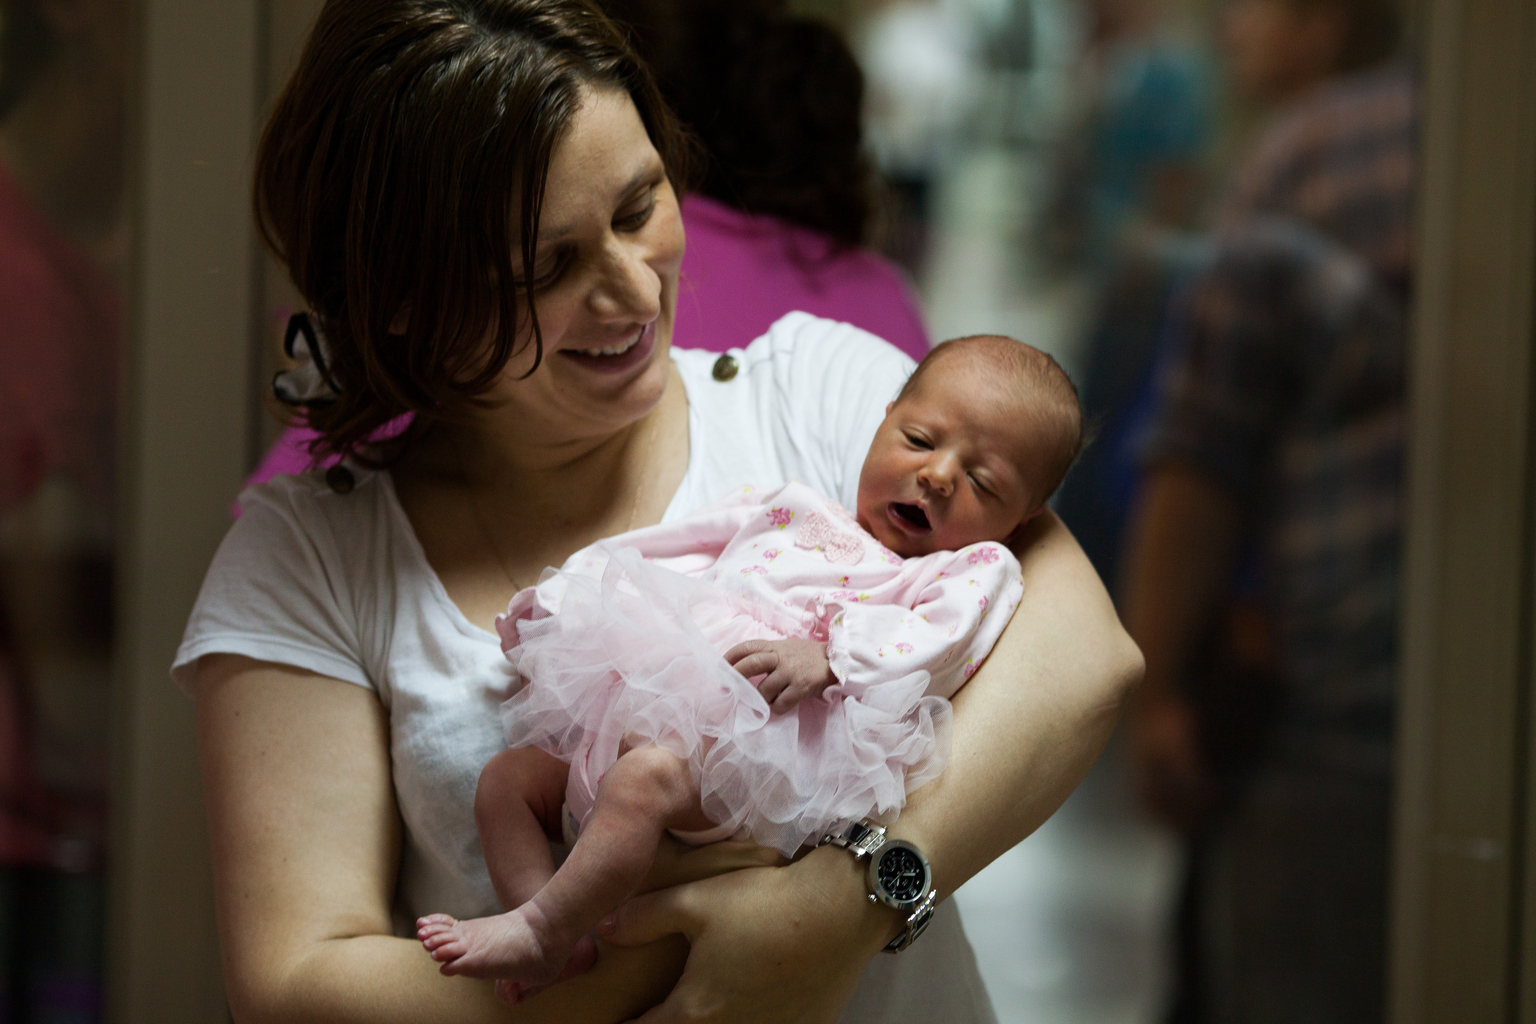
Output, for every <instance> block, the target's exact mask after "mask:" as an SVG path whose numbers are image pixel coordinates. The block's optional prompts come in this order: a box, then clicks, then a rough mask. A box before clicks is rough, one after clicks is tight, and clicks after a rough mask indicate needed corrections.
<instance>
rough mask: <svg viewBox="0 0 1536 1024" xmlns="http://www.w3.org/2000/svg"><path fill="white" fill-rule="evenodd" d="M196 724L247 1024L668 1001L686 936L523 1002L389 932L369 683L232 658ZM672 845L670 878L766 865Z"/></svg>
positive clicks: (383, 777)
mask: <svg viewBox="0 0 1536 1024" xmlns="http://www.w3.org/2000/svg"><path fill="white" fill-rule="evenodd" d="M198 725H199V733H200V745H201V753H202V762H203V778H204V791H205V794H206V797H207V802H208V819H209V829H210V837H211V843H212V854H213V869H214V884H215V890H216V894H217V898H218V911H219V931H220V940H221V944H222V947H223V954H224V963H225V972H224V973H225V979H226V989H227V992H228V995H229V1001H230V1006H231V1009H232V1010H233V1012H234V1017H235V1020H236V1021H237V1022H238V1024H298V1022H304V1024H321V1022H324V1024H420V1022H423V1021H436V1020H441V1021H453V1022H455V1024H477V1022H484V1024H493V1022H494V1024H524V1022H543V1021H546V1020H550V1021H561V1022H564V1024H609V1022H613V1021H620V1020H626V1019H629V1018H630V1017H633V1016H635V1015H636V1014H637V1013H638V1012H640V1011H642V1010H644V1009H645V1008H646V1007H648V1006H650V1005H652V1004H653V1003H655V1002H656V1001H658V1000H659V999H661V998H662V997H663V996H664V995H665V994H666V993H667V991H668V990H669V989H670V988H671V986H672V983H673V982H674V981H675V980H676V978H677V977H678V975H679V973H680V972H681V970H682V964H683V960H684V957H685V955H686V945H685V944H684V943H683V942H682V941H681V940H679V939H676V938H673V939H671V940H669V941H667V942H661V943H657V944H654V945H651V946H646V947H642V948H638V949H624V950H612V951H605V952H604V955H603V956H602V957H601V958H600V959H599V961H598V964H597V966H596V967H595V968H593V970H591V971H590V972H588V973H586V974H584V975H582V976H580V977H578V978H575V979H572V980H571V981H568V982H564V983H562V984H560V985H558V986H556V987H555V988H553V989H551V990H550V991H549V992H547V993H545V994H543V995H540V996H538V997H536V998H534V999H532V1000H530V1001H529V1002H528V1003H526V1004H524V1005H521V1006H518V1007H515V1008H514V1007H506V1006H502V1005H501V1004H499V1003H497V1002H496V1000H495V998H494V996H493V993H492V989H491V986H490V985H489V984H487V983H485V982H479V981H471V980H468V979H463V978H445V977H443V976H442V975H440V974H439V973H438V972H437V969H436V967H437V965H436V964H434V963H433V962H432V960H431V959H429V958H428V956H427V954H426V953H425V952H424V951H423V950H422V948H421V945H420V943H417V942H415V941H412V940H407V939H399V938H395V937H393V935H392V934H391V921H390V904H391V902H392V901H393V898H394V893H395V885H396V872H397V867H398V861H399V845H400V823H399V815H398V811H397V810H396V807H395V802H394V787H393V783H392V781H391V776H390V771H389V746H388V743H389V732H388V730H389V726H388V720H387V716H386V714H385V712H384V711H383V709H382V708H381V707H380V706H379V702H378V700H377V699H376V698H375V697H374V695H373V694H372V693H370V692H368V691H366V690H364V689H362V688H360V687H357V686H353V685H351V684H349V683H342V682H338V681H336V680H332V679H325V678H322V677H318V676H314V675H312V674H309V673H305V672H299V671H296V670H292V669H285V668H281V667H279V666H274V665H263V664H261V663H258V662H253V661H249V660H247V659H244V658H238V657H234V656H230V655H220V656H211V657H209V658H205V659H204V661H203V663H202V664H201V665H200V666H199V670H198ZM724 847H725V848H724V849H723V850H718V851H716V850H711V851H696V852H695V851H689V852H687V853H682V854H678V853H676V851H673V850H671V848H670V847H669V848H668V852H669V853H670V854H671V855H672V856H671V858H670V860H668V861H667V862H666V863H661V864H659V867H660V868H661V870H660V872H659V874H660V876H661V877H660V878H658V879H656V880H655V881H656V882H658V883H665V884H670V883H672V882H675V881H678V880H682V879H689V878H698V877H703V876H707V875H709V874H712V873H714V872H715V871H717V870H726V869H729V868H733V867H738V866H741V865H742V864H761V863H765V862H766V861H765V859H764V855H763V853H762V851H756V850H755V849H751V848H745V847H743V846H742V845H741V844H724Z"/></svg>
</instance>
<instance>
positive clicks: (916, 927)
mask: <svg viewBox="0 0 1536 1024" xmlns="http://www.w3.org/2000/svg"><path fill="white" fill-rule="evenodd" d="M886 844H887V838H886V832H885V826H883V825H877V824H875V823H874V822H872V821H869V820H867V819H866V820H863V821H853V822H849V823H848V824H847V825H845V826H844V827H843V828H842V830H841V831H838V832H829V833H827V834H826V835H825V836H823V837H822V839H821V842H820V843H817V844H816V845H818V846H840V847H842V848H843V849H845V850H847V851H848V852H849V853H851V854H853V859H854V860H857V861H863V860H870V861H871V862H873V860H874V858H875V855H876V854H878V853H879V852H880V851H881V849H882V848H883V847H885V846H886ZM901 845H902V846H905V847H907V848H909V849H910V850H912V851H913V852H914V853H917V855H918V856H919V857H922V853H921V852H920V851H919V850H918V849H917V847H915V846H913V845H912V844H911V843H907V842H902V843H901ZM923 862H924V865H925V866H926V863H927V858H926V857H924V858H923ZM870 870H871V872H873V870H874V868H873V867H872V868H871V869H870ZM869 899H870V902H872V903H877V902H881V901H880V899H879V898H878V897H877V896H876V895H875V893H874V891H873V890H871V892H870V894H869ZM938 903H939V894H938V892H937V891H936V890H935V889H934V888H933V887H932V886H931V885H929V886H928V887H927V888H926V890H925V891H924V893H923V894H922V895H921V896H919V897H918V898H917V900H916V901H915V902H913V903H911V904H905V905H900V906H899V908H898V909H899V910H900V911H901V912H902V913H904V915H905V917H904V920H903V922H902V925H903V927H902V930H901V933H900V934H899V935H897V936H896V937H895V938H894V939H892V940H891V941H890V942H888V943H886V945H885V946H884V948H883V950H882V952H886V953H900V952H901V951H902V950H904V949H906V948H907V947H908V946H910V945H912V943H914V942H916V941H917V938H918V936H920V935H922V934H923V932H924V931H926V930H927V928H928V924H929V922H931V921H932V920H933V911H934V908H935V907H936V906H938Z"/></svg>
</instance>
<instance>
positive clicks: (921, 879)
mask: <svg viewBox="0 0 1536 1024" xmlns="http://www.w3.org/2000/svg"><path fill="white" fill-rule="evenodd" d="M876 877H878V878H879V880H880V888H882V889H884V890H885V892H886V894H887V895H888V896H890V898H891V899H893V900H895V901H896V902H897V903H911V902H912V901H913V900H916V899H918V898H919V897H921V896H922V895H923V889H924V888H926V886H927V882H928V871H927V869H926V868H925V867H924V866H923V862H922V860H921V858H919V857H918V855H917V854H916V853H914V852H913V851H911V850H909V849H907V848H906V847H903V846H896V847H893V848H891V849H889V850H886V851H885V852H884V853H883V854H881V856H880V867H879V869H878V873H877V875H876Z"/></svg>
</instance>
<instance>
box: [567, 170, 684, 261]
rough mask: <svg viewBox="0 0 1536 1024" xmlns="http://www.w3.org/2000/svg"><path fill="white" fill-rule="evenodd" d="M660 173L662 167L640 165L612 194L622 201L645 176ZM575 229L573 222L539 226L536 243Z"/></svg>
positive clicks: (653, 175) (640, 183) (639, 184)
mask: <svg viewBox="0 0 1536 1024" xmlns="http://www.w3.org/2000/svg"><path fill="white" fill-rule="evenodd" d="M661 173H665V171H664V169H663V168H659V167H655V166H652V165H647V166H645V167H642V168H640V170H638V171H636V172H635V173H634V174H633V175H632V176H631V177H630V179H629V180H628V181H626V182H625V183H624V184H623V185H622V186H621V187H620V188H618V189H616V190H614V195H616V196H618V197H619V199H620V200H621V201H622V200H623V199H624V198H626V197H627V196H629V195H630V194H631V193H633V192H635V191H636V190H638V189H639V188H640V186H641V185H643V184H645V182H646V179H647V178H652V177H655V176H656V175H657V174H661ZM575 230H576V225H574V224H562V225H561V226H560V227H556V228H550V229H549V230H548V231H545V230H543V228H542V227H541V228H540V230H539V242H538V244H539V245H548V244H549V243H551V242H558V241H560V240H561V239H562V238H564V237H565V236H567V235H569V234H572V233H573V232H575Z"/></svg>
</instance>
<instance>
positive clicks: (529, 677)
mask: <svg viewBox="0 0 1536 1024" xmlns="http://www.w3.org/2000/svg"><path fill="white" fill-rule="evenodd" d="M563 582H564V583H565V584H566V589H565V593H564V597H563V599H562V602H561V605H560V610H559V612H558V613H556V614H554V615H544V614H543V612H542V610H541V609H540V608H539V606H538V605H537V604H536V603H535V602H532V601H525V602H521V605H522V610H521V613H520V614H519V613H518V603H517V602H515V603H514V609H513V613H514V617H513V618H512V619H511V620H510V621H508V622H506V623H503V624H501V628H502V632H503V637H504V638H505V639H506V640H507V641H508V642H509V643H508V650H507V657H508V658H509V659H510V660H511V661H512V664H513V665H514V666H515V668H516V669H517V672H518V674H519V675H520V676H521V677H522V679H523V680H524V685H523V687H522V689H521V690H519V691H518V692H517V694H516V695H515V696H513V697H512V698H511V699H510V700H508V701H506V702H505V703H504V704H503V705H502V722H503V724H504V726H505V728H506V734H507V741H508V743H509V744H510V745H511V746H533V747H538V748H540V749H542V750H546V751H548V752H549V753H551V754H554V755H555V756H557V757H560V758H562V759H564V760H566V761H571V760H573V759H574V758H576V757H581V758H583V759H584V765H585V774H586V775H587V776H588V777H590V778H591V779H592V780H594V781H596V780H599V779H600V778H601V777H602V774H603V773H604V772H606V771H607V770H608V768H609V767H611V766H612V765H613V763H614V761H615V760H617V759H618V756H619V753H620V751H621V749H627V748H628V747H634V746H638V745H641V744H645V743H654V744H656V745H657V746H659V747H661V748H662V749H664V750H667V751H669V752H670V753H672V754H674V755H676V756H677V757H679V758H682V759H684V760H686V761H687V762H688V764H689V766H690V768H691V770H692V771H693V774H694V777H695V779H696V780H697V781H698V785H699V796H700V802H701V804H702V806H703V809H704V813H705V814H706V815H708V816H709V817H710V818H711V819H712V820H713V821H715V822H717V823H718V824H720V825H721V826H724V827H725V828H726V829H727V830H728V832H737V831H743V830H744V831H745V832H747V833H749V834H750V835H751V836H752V838H753V839H755V840H756V841H757V842H759V843H761V844H763V845H764V846H772V847H775V848H777V849H778V850H779V851H780V852H782V853H784V854H785V855H786V856H792V855H793V854H794V853H795V851H796V850H798V849H799V848H800V847H801V846H803V845H805V844H806V843H808V842H810V843H814V842H816V841H818V840H819V839H820V838H821V836H822V835H823V834H825V833H826V832H827V831H828V830H829V829H830V828H831V827H832V826H833V825H835V824H836V823H838V822H844V821H848V820H851V819H857V818H862V817H875V818H878V819H882V820H886V821H889V820H890V819H891V818H893V817H894V816H895V815H896V814H897V812H899V811H900V809H901V807H902V805H903V804H904V803H905V802H906V796H907V794H908V793H909V792H911V791H912V790H914V789H916V788H917V787H918V786H920V785H922V784H923V783H924V782H927V781H928V780H929V779H932V778H934V777H935V776H937V775H938V774H939V773H940V772H941V771H942V770H943V768H944V765H945V763H946V762H947V760H948V757H949V741H950V723H951V712H950V706H949V702H948V701H946V700H944V699H942V698H940V697H931V696H927V695H926V693H925V691H926V689H927V686H928V674H927V673H926V672H915V673H912V674H910V675H907V676H903V677H901V678H898V679H893V680H880V681H875V682H868V683H863V684H849V685H844V686H833V687H831V688H829V689H828V690H827V691H826V692H825V693H824V694H823V695H822V696H821V697H820V698H816V697H812V698H807V699H806V700H803V701H801V702H800V703H799V704H798V705H797V706H796V707H794V708H793V709H792V710H790V711H789V712H787V713H784V714H780V715H774V714H771V713H770V712H769V710H768V703H767V701H765V700H764V699H763V697H762V695H761V694H759V693H758V692H757V690H756V689H755V688H754V687H753V685H752V683H751V682H750V681H749V680H747V679H745V678H743V677H742V676H741V674H740V673H738V672H737V671H736V670H735V669H733V668H732V667H731V666H730V665H729V664H727V663H726V661H725V658H724V657H723V654H724V652H725V651H727V650H729V649H730V648H731V647H733V646H735V645H736V644H738V643H740V642H741V641H743V640H758V639H765V640H774V639H783V638H785V637H788V636H801V637H806V636H809V635H810V632H811V630H810V629H809V628H807V624H806V622H805V621H803V618H802V616H801V615H800V614H798V613H791V612H790V610H788V609H778V608H773V607H769V606H766V605H765V604H764V603H763V602H762V601H761V600H760V599H757V600H755V601H754V599H752V598H751V597H749V596H748V595H746V594H743V593H730V592H727V591H726V590H725V589H723V588H722V587H720V586H718V585H716V584H713V583H709V582H705V581H701V580H698V579H695V578H692V577H688V576H684V575H681V574H679V573H676V572H673V571H671V570H669V569H663V568H659V567H657V566H654V565H652V564H650V563H648V562H646V561H645V560H644V559H642V558H641V557H640V555H639V553H638V552H637V551H635V550H634V549H632V548H621V549H618V550H616V551H613V552H611V558H610V560H609V562H608V564H607V567H606V570H605V572H604V575H603V578H602V579H601V581H598V580H593V579H590V578H586V577H581V576H577V575H574V574H565V577H564V580H563ZM530 596H531V595H530ZM539 616H543V617H539ZM509 627H512V628H509ZM514 629H515V633H514V632H513V630H514Z"/></svg>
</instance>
